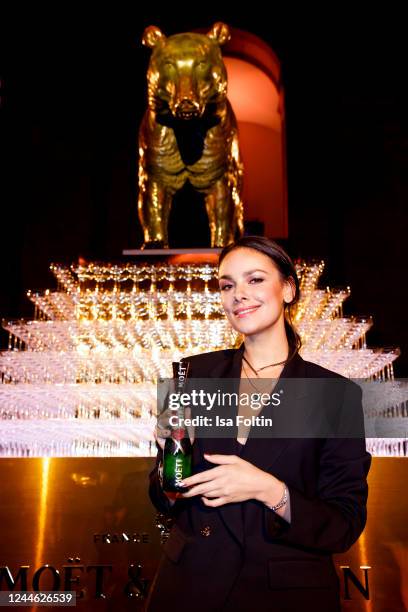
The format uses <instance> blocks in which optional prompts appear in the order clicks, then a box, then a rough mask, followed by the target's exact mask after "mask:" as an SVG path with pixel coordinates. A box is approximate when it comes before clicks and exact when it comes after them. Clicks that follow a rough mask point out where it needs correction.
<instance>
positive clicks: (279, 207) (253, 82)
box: [223, 28, 288, 238]
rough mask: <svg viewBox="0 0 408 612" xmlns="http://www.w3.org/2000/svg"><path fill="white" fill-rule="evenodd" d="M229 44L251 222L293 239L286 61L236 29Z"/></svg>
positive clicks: (232, 92)
mask: <svg viewBox="0 0 408 612" xmlns="http://www.w3.org/2000/svg"><path fill="white" fill-rule="evenodd" d="M231 34H232V37H231V41H230V42H229V43H228V44H227V45H226V46H225V47H224V48H223V56H224V61H225V64H226V67H227V72H228V98H229V100H230V101H231V104H232V106H233V109H234V112H235V114H236V116H237V119H238V126H239V135H240V147H241V151H242V157H243V161H244V165H245V174H244V203H245V220H246V221H253V220H259V221H262V222H263V223H264V226H265V235H266V236H269V237H271V238H287V236H288V212H287V179H286V148H285V123H284V122H285V117H284V92H283V88H282V85H281V83H280V63H279V60H278V59H277V57H276V55H275V53H274V52H273V50H272V49H271V48H270V47H269V46H268V45H267V44H266V43H265V42H264V41H263V40H261V39H260V38H258V37H257V36H255V35H253V34H250V33H249V32H244V31H242V30H237V29H235V28H232V30H231Z"/></svg>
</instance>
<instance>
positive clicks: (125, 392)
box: [0, 261, 398, 456]
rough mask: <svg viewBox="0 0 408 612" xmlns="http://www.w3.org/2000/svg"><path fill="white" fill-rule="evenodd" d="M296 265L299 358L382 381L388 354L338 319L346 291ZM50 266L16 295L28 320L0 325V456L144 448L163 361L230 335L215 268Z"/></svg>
mask: <svg viewBox="0 0 408 612" xmlns="http://www.w3.org/2000/svg"><path fill="white" fill-rule="evenodd" d="M296 268H297V273H298V276H299V279H300V287H301V297H300V302H299V303H298V304H297V305H296V307H295V308H294V309H293V311H292V313H291V318H292V321H293V322H294V324H295V325H296V328H297V330H298V332H299V333H300V335H301V337H302V341H303V347H302V350H301V355H302V357H303V358H304V359H307V360H309V361H313V362H315V363H318V364H320V365H322V366H324V367H326V368H329V369H331V370H334V371H336V372H338V373H340V374H342V375H344V376H347V377H350V378H359V379H366V380H388V381H390V380H393V361H394V360H395V359H396V357H397V356H398V349H395V348H391V349H385V348H367V345H366V333H367V331H368V330H369V329H370V327H371V326H372V324H373V322H372V319H371V317H361V316H360V317H357V316H348V317H346V316H344V315H343V303H344V301H345V300H346V299H347V297H348V296H349V295H350V288H349V287H346V288H336V289H333V288H329V287H325V288H320V287H319V279H320V276H321V274H322V272H323V269H324V262H322V261H318V262H304V261H298V262H296ZM51 270H52V272H53V273H54V275H55V277H56V279H57V285H58V287H57V290H55V291H51V290H47V291H45V292H42V293H35V292H32V291H29V292H28V297H29V299H30V300H31V301H32V302H33V304H34V307H35V316H34V319H33V320H18V321H4V322H3V327H4V328H5V329H6V330H7V331H8V333H9V349H8V350H7V351H3V352H2V354H1V356H0V375H1V380H2V383H3V384H2V385H1V386H0V419H1V421H0V456H133V455H134V456H137V455H138V456H144V455H149V454H151V453H152V454H155V452H156V451H155V445H154V442H153V441H154V438H153V429H154V424H155V413H156V381H157V379H158V378H159V377H170V376H171V362H172V361H177V360H179V359H180V358H181V357H184V356H188V355H193V354H197V353H202V352H207V351H212V350H217V349H222V348H231V347H234V346H239V344H240V343H241V341H242V338H240V336H239V335H238V334H237V333H236V332H235V331H234V330H233V329H232V328H231V326H230V325H229V323H228V321H227V320H226V318H225V316H224V313H223V309H222V306H221V300H220V293H219V291H218V283H217V270H216V266H215V265H214V264H211V263H201V264H197V263H196V264H169V263H150V262H149V263H142V264H140V263H138V264H134V263H129V264H120V265H113V264H99V263H89V264H86V265H73V266H71V267H67V266H62V265H57V264H53V265H52V266H51ZM392 443H393V444H394V446H395V440H393V441H392ZM382 448H383V452H384V454H387V453H388V450H389V449H388V447H386V446H383V447H382ZM381 452H382V451H381ZM392 452H393V453H395V452H396V451H395V449H394V451H392Z"/></svg>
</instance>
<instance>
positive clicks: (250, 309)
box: [218, 247, 294, 335]
mask: <svg viewBox="0 0 408 612" xmlns="http://www.w3.org/2000/svg"><path fill="white" fill-rule="evenodd" d="M218 279H219V286H220V291H221V301H222V305H223V307H224V310H225V313H226V315H227V318H228V320H229V322H230V323H231V325H232V327H233V328H234V329H236V330H237V331H238V332H240V333H242V334H245V335H251V334H257V333H259V332H262V331H264V330H266V329H268V328H271V327H272V326H273V325H275V324H276V322H277V321H278V320H279V319H280V318H281V319H282V323H283V311H284V302H285V301H287V302H290V301H291V300H292V299H293V295H294V290H293V288H292V285H291V284H290V283H289V282H285V281H282V280H281V278H280V275H279V271H278V269H277V268H276V266H275V264H274V263H273V261H272V260H271V259H270V258H269V257H268V256H267V255H264V254H263V253H259V252H258V251H255V250H254V249H251V248H246V247H242V248H239V249H235V250H233V251H231V252H230V253H229V254H228V255H227V256H226V257H225V259H223V261H222V263H221V266H220V269H219V272H218Z"/></svg>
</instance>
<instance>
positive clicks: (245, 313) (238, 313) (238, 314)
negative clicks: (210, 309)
mask: <svg viewBox="0 0 408 612" xmlns="http://www.w3.org/2000/svg"><path fill="white" fill-rule="evenodd" d="M257 308H259V306H250V307H248V308H240V309H239V310H236V311H235V312H234V315H235V316H236V317H238V319H242V318H243V317H247V316H248V315H250V314H251V313H252V312H254V311H255V310H256V309H257Z"/></svg>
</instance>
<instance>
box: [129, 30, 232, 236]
mask: <svg viewBox="0 0 408 612" xmlns="http://www.w3.org/2000/svg"><path fill="white" fill-rule="evenodd" d="M229 36H230V35H229V30H228V26H226V25H225V24H222V23H217V24H215V25H214V26H213V27H212V29H211V30H210V31H209V32H208V34H207V35H204V34H195V33H191V32H187V33H184V34H175V35H173V36H169V37H168V38H166V36H164V34H163V33H162V32H161V31H160V30H159V28H157V27H155V26H149V27H148V28H146V30H145V32H144V34H143V41H142V42H143V44H144V45H146V46H148V47H150V48H151V49H152V50H153V52H152V55H151V59H150V63H149V68H148V71H147V83H148V108H147V111H146V113H145V116H144V118H143V121H142V124H141V126H140V131H139V199H138V210H139V218H140V222H141V224H142V227H143V232H144V247H147V246H164V247H168V231H167V226H168V220H169V215H170V209H171V205H172V199H173V196H174V194H175V193H176V192H177V191H178V190H179V189H181V188H182V187H183V186H184V185H185V183H186V182H187V181H189V182H190V183H191V185H192V186H193V187H194V188H195V189H196V190H197V191H198V192H200V193H202V194H204V198H205V205H206V210H207V214H208V219H209V225H210V235H211V246H212V247H222V246H225V245H226V244H228V243H229V242H231V241H232V240H233V239H234V237H236V236H238V235H242V234H243V204H242V199H241V193H242V175H243V166H242V162H241V157H240V152H239V144H238V132H237V124H236V119H235V116H234V112H233V110H232V108H231V105H230V103H229V102H228V99H227V74H226V69H225V66H224V63H223V61H222V57H221V51H220V46H221V45H222V44H224V43H225V42H226V41H227V40H228V39H229ZM188 143H189V146H187V144H188Z"/></svg>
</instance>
